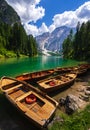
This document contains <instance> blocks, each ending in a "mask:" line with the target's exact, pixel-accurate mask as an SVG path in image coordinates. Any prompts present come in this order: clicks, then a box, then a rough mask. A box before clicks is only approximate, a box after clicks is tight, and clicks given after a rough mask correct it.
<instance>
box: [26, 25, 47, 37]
mask: <svg viewBox="0 0 90 130" xmlns="http://www.w3.org/2000/svg"><path fill="white" fill-rule="evenodd" d="M24 28H25V29H26V32H27V34H32V35H33V36H37V35H40V34H42V33H44V32H48V31H49V30H48V28H47V26H46V25H45V23H42V25H41V27H40V28H37V26H35V25H31V24H27V23H26V24H25V25H24Z"/></svg>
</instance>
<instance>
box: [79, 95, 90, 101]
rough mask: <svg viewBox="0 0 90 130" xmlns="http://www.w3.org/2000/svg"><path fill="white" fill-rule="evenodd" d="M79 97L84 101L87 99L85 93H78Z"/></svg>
mask: <svg viewBox="0 0 90 130" xmlns="http://www.w3.org/2000/svg"><path fill="white" fill-rule="evenodd" d="M79 98H80V99H82V100H84V101H89V96H87V95H83V94H80V97H79Z"/></svg>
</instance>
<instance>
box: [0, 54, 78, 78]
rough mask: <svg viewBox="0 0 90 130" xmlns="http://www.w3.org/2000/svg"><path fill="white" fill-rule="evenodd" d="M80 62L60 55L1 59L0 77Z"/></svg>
mask: <svg viewBox="0 0 90 130" xmlns="http://www.w3.org/2000/svg"><path fill="white" fill-rule="evenodd" d="M77 64H78V62H77V61H74V60H64V59H62V58H60V57H59V56H38V57H31V58H11V59H10V58H9V59H3V60H0V78H1V77H2V76H12V77H15V76H16V75H19V74H22V73H27V72H34V71H39V70H46V69H51V68H55V67H64V66H74V65H77Z"/></svg>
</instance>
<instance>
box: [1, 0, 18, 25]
mask: <svg viewBox="0 0 90 130" xmlns="http://www.w3.org/2000/svg"><path fill="white" fill-rule="evenodd" d="M0 22H4V23H7V24H10V25H12V24H14V23H16V22H20V17H19V16H18V15H17V13H16V11H14V9H13V8H12V7H11V6H9V5H8V4H7V2H6V1H5V0H0Z"/></svg>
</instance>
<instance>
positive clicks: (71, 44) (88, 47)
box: [63, 21, 90, 61]
mask: <svg viewBox="0 0 90 130" xmlns="http://www.w3.org/2000/svg"><path fill="white" fill-rule="evenodd" d="M63 57H64V58H66V59H76V60H89V61H90V21H88V22H86V23H82V24H81V25H80V23H79V22H78V24H77V27H76V33H75V34H74V33H73V30H71V31H70V34H69V35H68V37H67V38H66V39H65V40H64V42H63Z"/></svg>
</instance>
